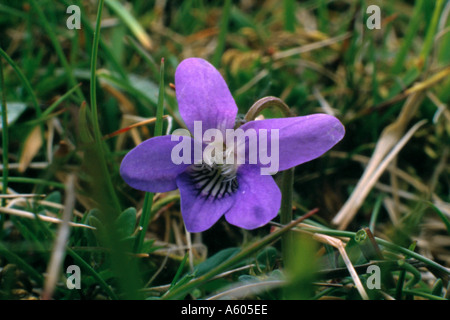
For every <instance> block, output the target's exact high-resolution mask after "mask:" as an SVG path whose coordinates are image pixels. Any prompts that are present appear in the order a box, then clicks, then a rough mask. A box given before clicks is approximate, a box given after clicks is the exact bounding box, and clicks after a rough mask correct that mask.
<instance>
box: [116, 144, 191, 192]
mask: <svg viewBox="0 0 450 320" xmlns="http://www.w3.org/2000/svg"><path fill="white" fill-rule="evenodd" d="M171 137H172V136H170V135H167V136H160V137H154V138H151V139H148V140H146V141H144V142H142V143H141V144H139V145H138V146H136V147H135V148H134V149H132V150H131V151H130V152H129V153H128V154H127V155H126V156H125V157H124V159H123V160H122V163H121V165H120V175H121V176H122V178H123V179H124V180H125V182H126V183H127V184H129V185H130V186H131V187H133V188H135V189H138V190H142V191H147V192H166V191H170V190H175V189H177V184H176V177H177V176H178V175H179V174H180V173H181V172H183V171H184V170H186V168H187V167H188V166H189V163H188V164H183V163H182V164H175V163H174V161H173V159H172V150H173V148H174V147H175V146H176V145H177V144H179V143H180V142H179V141H178V140H176V141H172V139H171ZM183 138H184V139H189V140H190V141H192V138H190V137H183ZM189 140H187V141H189ZM191 145H193V143H191ZM191 163H192V162H191Z"/></svg>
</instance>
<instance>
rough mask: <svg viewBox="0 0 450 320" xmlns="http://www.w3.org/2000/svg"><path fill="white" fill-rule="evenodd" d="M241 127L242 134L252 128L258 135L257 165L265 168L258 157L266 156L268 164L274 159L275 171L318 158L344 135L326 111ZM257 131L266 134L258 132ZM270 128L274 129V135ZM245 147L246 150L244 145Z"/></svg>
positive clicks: (249, 123)
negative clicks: (264, 141) (273, 143)
mask: <svg viewBox="0 0 450 320" xmlns="http://www.w3.org/2000/svg"><path fill="white" fill-rule="evenodd" d="M241 129H243V130H244V131H245V132H246V133H248V130H254V132H255V134H256V135H257V136H258V163H257V164H258V165H259V166H261V167H268V166H269V164H266V165H263V164H262V163H261V161H259V160H260V159H261V156H264V155H270V156H269V158H270V161H271V163H270V165H273V162H274V161H278V163H277V164H278V166H274V167H277V168H278V171H282V170H286V169H289V168H292V167H295V166H297V165H299V164H302V163H304V162H307V161H310V160H313V159H315V158H318V157H320V156H321V155H322V154H324V153H325V152H327V151H328V150H329V149H331V148H332V147H333V146H334V145H335V144H336V143H338V142H339V141H340V140H341V139H342V138H343V137H344V134H345V128H344V126H343V125H342V123H341V122H340V121H339V120H338V119H337V118H335V117H333V116H330V115H327V114H313V115H308V116H302V117H292V118H277V119H267V120H259V121H250V122H248V123H246V124H244V125H243V126H241ZM261 130H263V131H265V132H266V134H264V135H262V134H261V132H262V131H261ZM273 130H276V131H278V137H277V135H276V134H275V132H273ZM261 136H266V137H267V143H263V144H261ZM273 137H275V138H277V140H278V150H277V148H275V147H274V148H272V141H271V138H273ZM266 146H267V147H266ZM245 147H246V148H247V149H248V146H245ZM271 151H275V154H271ZM276 151H278V154H276ZM247 152H248V151H247ZM246 156H248V155H246Z"/></svg>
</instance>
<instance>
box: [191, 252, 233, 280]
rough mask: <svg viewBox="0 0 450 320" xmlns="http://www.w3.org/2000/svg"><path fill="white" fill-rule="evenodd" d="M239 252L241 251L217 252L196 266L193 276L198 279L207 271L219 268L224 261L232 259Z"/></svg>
mask: <svg viewBox="0 0 450 320" xmlns="http://www.w3.org/2000/svg"><path fill="white" fill-rule="evenodd" d="M239 251H241V249H240V248H227V249H223V250H222V251H219V252H217V253H216V254H214V255H213V256H211V257H209V258H208V259H206V260H205V261H203V262H202V263H200V264H199V265H197V266H196V268H195V270H194V274H195V275H196V276H198V277H200V276H202V275H204V274H205V273H207V272H208V271H210V270H212V269H213V268H215V267H217V266H219V265H220V264H221V263H223V262H224V261H226V260H228V259H230V258H232V257H233V256H234V255H236V254H237V253H238V252H239Z"/></svg>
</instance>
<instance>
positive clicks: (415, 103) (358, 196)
mask: <svg viewBox="0 0 450 320" xmlns="http://www.w3.org/2000/svg"><path fill="white" fill-rule="evenodd" d="M424 96H425V94H424V93H423V92H418V93H413V94H412V95H411V96H409V97H408V99H407V100H406V102H405V104H404V105H403V108H402V110H401V112H400V114H399V116H398V118H397V120H396V121H395V122H393V123H392V124H390V125H389V126H387V127H386V128H385V129H384V130H383V132H382V134H381V137H380V139H379V140H378V142H377V145H376V147H375V151H374V153H373V155H372V157H371V159H370V161H369V163H368V165H367V167H366V169H365V171H364V173H363V175H362V177H361V179H360V180H359V181H358V184H357V185H356V188H355V190H354V191H353V193H352V194H351V196H350V198H349V199H348V200H347V201H346V203H345V204H344V206H343V207H342V208H341V210H339V212H338V213H337V215H336V216H335V217H334V218H333V220H332V222H333V223H334V224H335V225H337V226H338V228H339V229H345V228H346V227H347V226H348V224H349V223H350V222H351V220H352V219H353V218H354V216H355V215H356V213H357V212H358V210H359V208H360V207H361V205H362V203H363V202H364V200H365V198H366V197H367V195H368V194H369V192H370V190H371V189H372V187H373V186H374V185H375V183H376V182H377V181H378V178H379V177H380V176H381V174H382V173H383V172H384V170H385V169H386V168H387V166H388V165H389V163H390V161H392V159H394V157H395V156H396V154H397V153H398V152H399V151H400V149H401V148H402V147H403V146H404V144H406V142H407V141H408V140H409V138H411V136H412V134H413V133H414V132H415V130H417V129H418V128H419V127H420V126H421V125H423V122H419V123H418V124H416V125H415V126H414V127H413V128H412V129H414V130H412V129H410V131H409V134H407V135H405V137H406V136H408V139H404V138H405V137H403V140H402V141H403V142H404V143H402V144H399V141H400V140H401V139H402V136H403V132H404V131H405V129H406V127H407V125H408V123H409V122H410V120H411V119H412V117H413V116H414V115H415V114H416V111H417V109H418V107H419V105H420V104H421V102H422V101H423V98H424ZM388 160H389V161H388Z"/></svg>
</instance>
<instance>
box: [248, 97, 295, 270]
mask: <svg viewBox="0 0 450 320" xmlns="http://www.w3.org/2000/svg"><path fill="white" fill-rule="evenodd" d="M270 107H276V108H278V109H280V110H281V111H282V112H283V114H284V116H286V117H290V116H291V115H292V114H291V110H290V109H289V107H288V106H287V105H286V104H285V103H284V102H283V101H282V100H281V99H279V98H277V97H264V98H262V99H259V100H258V101H256V102H255V103H254V104H253V106H251V108H250V109H249V110H248V112H247V114H246V115H245V118H244V119H245V120H246V121H252V120H254V119H255V118H256V117H257V116H258V115H259V114H260V113H261V112H262V111H263V110H264V109H267V108H270ZM293 188H294V168H291V169H288V170H285V171H284V172H283V181H282V185H281V195H282V198H281V211H280V222H281V224H283V225H287V224H288V223H290V222H291V221H292V190H293ZM291 238H292V234H291V233H289V232H287V233H286V234H285V235H283V237H282V239H281V247H282V255H283V261H284V262H286V261H287V257H288V255H289V250H290V249H289V248H291V245H290V243H291Z"/></svg>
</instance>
